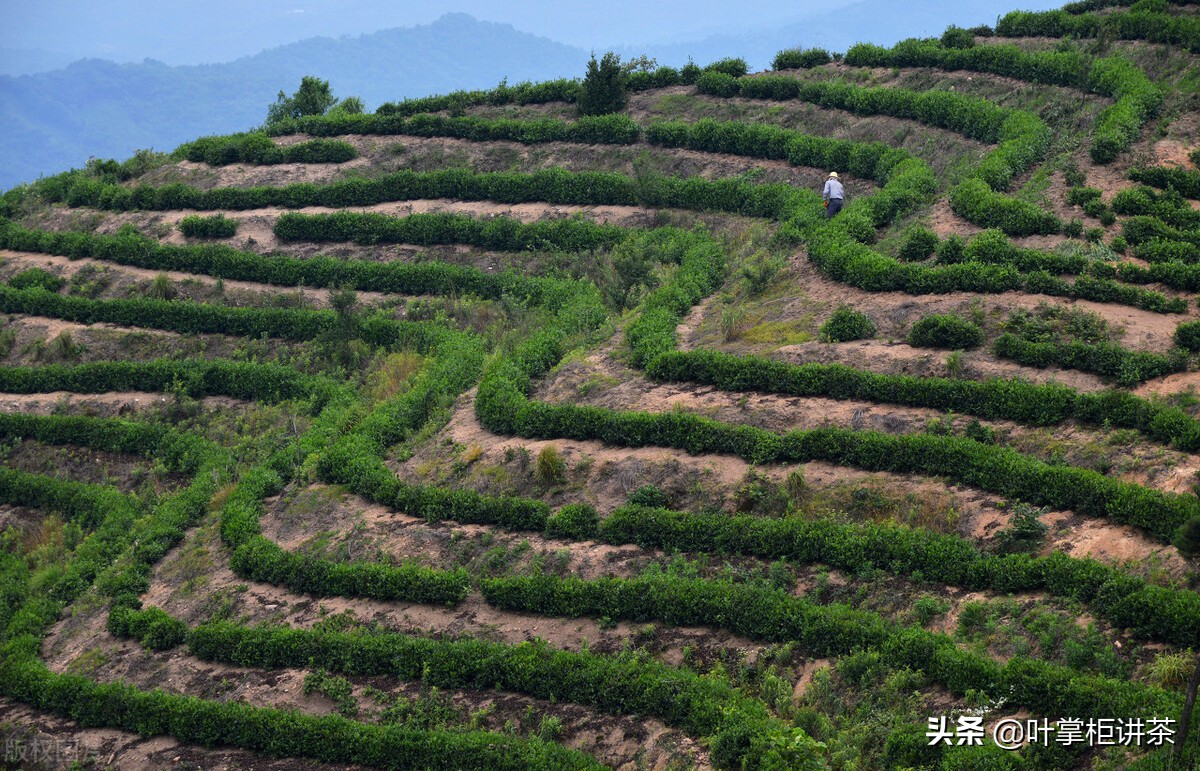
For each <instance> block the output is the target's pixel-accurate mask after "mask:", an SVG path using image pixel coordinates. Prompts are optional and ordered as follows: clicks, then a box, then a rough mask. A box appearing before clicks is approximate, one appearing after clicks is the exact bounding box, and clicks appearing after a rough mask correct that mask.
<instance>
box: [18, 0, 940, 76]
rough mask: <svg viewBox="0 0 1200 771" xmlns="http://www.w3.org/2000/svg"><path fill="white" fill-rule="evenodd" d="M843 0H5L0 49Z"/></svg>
mask: <svg viewBox="0 0 1200 771" xmlns="http://www.w3.org/2000/svg"><path fill="white" fill-rule="evenodd" d="M924 1H925V2H926V3H929V2H933V3H940V4H943V5H945V4H948V3H949V2H950V0H924ZM851 2H854V0H789V1H788V2H787V3H780V2H779V0H739V1H738V2H737V3H729V2H728V1H727V0H659V2H654V3H648V2H645V0H605V1H604V2H603V3H583V2H562V0H522V1H521V2H512V0H441V1H440V2H437V3H431V2H428V0H254V2H245V0H205V2H203V3H197V2H187V3H185V2H178V0H105V2H103V3H99V2H95V0H38V2H36V3H35V2H28V3H17V2H7V3H5V4H4V14H3V18H4V24H0V48H3V47H8V48H26V49H29V48H41V49H45V50H49V51H72V52H74V56H73V57H72V58H71V59H70V60H69V61H73V60H75V59H85V58H87V59H108V60H109V61H115V62H122V63H129V62H140V61H142V60H143V59H146V58H150V59H156V60H159V61H164V62H166V63H168V64H214V63H220V62H228V61H232V60H234V59H237V58H239V57H241V56H251V55H254V54H256V53H258V52H259V51H262V50H264V49H267V48H274V47H276V46H280V45H285V44H287V43H292V42H295V41H297V40H304V39H306V38H311V37H317V36H324V37H334V38H336V37H340V36H343V35H362V34H369V33H372V32H376V31H378V30H381V29H392V28H395V27H412V26H416V25H420V24H429V23H430V22H432V21H434V20H435V19H437V18H438V17H440V16H442V15H443V14H445V13H452V12H460V13H467V14H470V15H471V16H473V17H475V18H477V19H482V20H489V21H495V22H499V23H504V24H512V25H513V26H514V27H515V28H517V29H519V30H523V31H525V32H529V33H532V34H534V35H540V36H542V37H547V38H550V39H551V40H558V41H561V42H564V43H567V44H569V45H577V46H579V47H581V48H586V49H591V48H593V47H594V48H597V49H608V48H611V47H614V46H620V45H624V44H633V43H647V42H653V43H680V42H684V41H687V40H698V39H700V38H704V37H707V36H709V35H713V34H717V33H721V32H741V31H745V30H748V29H751V28H753V27H755V26H758V25H763V24H770V23H773V22H775V21H776V20H778V19H790V18H793V17H799V16H802V15H804V14H812V13H818V12H821V11H823V10H827V9H830V8H834V7H837V6H843V5H849V4H850V3H851ZM231 21H232V22H233V23H231ZM65 63H66V62H60V63H59V64H58V65H57V66H62V65H63V64H65ZM0 71H4V70H0ZM22 71H23V72H32V71H33V70H28V69H26V70H22Z"/></svg>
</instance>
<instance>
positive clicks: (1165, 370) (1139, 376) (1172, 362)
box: [995, 333, 1187, 386]
mask: <svg viewBox="0 0 1200 771" xmlns="http://www.w3.org/2000/svg"><path fill="white" fill-rule="evenodd" d="M995 351H996V355H997V356H1000V357H1001V358H1005V359H1012V360H1013V361H1015V362H1018V363H1020V364H1024V365H1025V366H1027V367H1038V368H1045V367H1066V368H1068V369H1078V370H1082V371H1084V372H1093V373H1095V374H1097V375H1102V376H1104V377H1106V378H1111V379H1113V380H1115V381H1117V382H1118V383H1119V384H1121V385H1123V386H1132V385H1137V384H1138V383H1140V382H1142V381H1143V380H1150V379H1152V378H1156V377H1162V376H1163V375H1169V374H1171V373H1172V372H1180V371H1182V370H1183V369H1184V368H1186V366H1187V360H1186V357H1181V356H1177V355H1163V354H1160V353H1150V352H1147V351H1130V350H1128V349H1126V348H1122V347H1121V346H1119V345H1115V344H1113V343H1083V342H1079V341H1071V342H1066V343H1055V342H1034V341H1030V340H1024V339H1022V338H1021V337H1019V336H1017V335H1013V334H1007V333H1006V334H1003V335H1000V337H998V338H996V343H995Z"/></svg>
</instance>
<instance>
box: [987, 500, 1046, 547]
mask: <svg viewBox="0 0 1200 771" xmlns="http://www.w3.org/2000/svg"><path fill="white" fill-rule="evenodd" d="M1045 513H1046V510H1045V509H1035V508H1034V507H1032V506H1030V505H1029V504H1027V503H1017V504H1016V505H1014V506H1013V517H1012V522H1010V523H1009V525H1008V527H1006V528H1004V529H1003V530H1001V531H1000V532H998V533H997V534H996V550H997V551H998V552H1000V553H1002V554H1015V553H1018V552H1032V551H1037V550H1038V549H1039V548H1041V545H1042V542H1043V541H1045V540H1046V533H1047V531H1049V529H1050V528H1049V527H1047V526H1046V524H1045V523H1043V522H1042V520H1041V516H1042V514H1045Z"/></svg>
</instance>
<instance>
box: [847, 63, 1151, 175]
mask: <svg viewBox="0 0 1200 771" xmlns="http://www.w3.org/2000/svg"><path fill="white" fill-rule="evenodd" d="M845 62H846V64H849V65H851V66H855V67H937V68H939V69H944V70H973V71H976V72H990V73H993V74H996V75H1006V76H1009V77H1013V78H1017V79H1018V80H1026V81H1029V82H1032V83H1041V84H1045V85H1056V86H1068V87H1072V88H1080V89H1086V90H1088V91H1092V92H1094V93H1097V94H1102V95H1104V96H1109V97H1112V98H1113V99H1115V100H1116V103H1115V104H1113V105H1112V106H1110V107H1107V108H1105V109H1104V110H1103V111H1102V112H1101V113H1100V116H1099V118H1098V119H1097V121H1096V125H1095V128H1094V129H1093V135H1092V147H1091V155H1092V159H1093V160H1094V161H1096V162H1097V163H1109V162H1111V161H1113V160H1114V159H1115V158H1116V157H1117V155H1119V154H1120V153H1122V152H1124V151H1125V150H1127V149H1128V148H1129V145H1130V144H1132V142H1133V141H1134V139H1136V138H1137V134H1138V131H1139V130H1140V129H1141V127H1142V125H1143V124H1144V123H1145V122H1146V120H1148V119H1149V118H1150V117H1152V116H1153V115H1154V114H1155V113H1156V112H1157V111H1158V108H1159V106H1160V105H1161V104H1162V98H1163V95H1162V91H1161V90H1159V88H1158V87H1157V86H1155V85H1154V84H1153V83H1152V82H1151V81H1150V79H1149V78H1148V77H1146V74H1145V73H1144V72H1142V70H1141V69H1139V68H1138V67H1137V66H1136V65H1134V64H1133V63H1132V62H1130V61H1129V60H1128V59H1126V58H1124V57H1123V56H1120V55H1117V56H1110V57H1106V58H1103V59H1095V60H1088V59H1087V58H1086V57H1085V56H1083V55H1082V54H1080V53H1079V52H1077V51H1073V50H1072V51H1035V52H1028V51H1024V50H1022V49H1021V48H1019V47H1017V46H1013V45H988V46H972V47H969V48H947V47H945V46H943V45H942V44H941V43H939V42H938V41H934V40H916V39H912V40H904V41H901V42H899V43H897V44H896V45H895V46H894V47H893V48H890V49H889V48H882V47H880V46H876V45H870V44H866V43H860V44H858V45H855V46H853V47H852V48H851V49H850V50H849V51H847V52H846V56H845Z"/></svg>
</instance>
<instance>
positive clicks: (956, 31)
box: [942, 25, 975, 49]
mask: <svg viewBox="0 0 1200 771" xmlns="http://www.w3.org/2000/svg"><path fill="white" fill-rule="evenodd" d="M974 46H975V35H974V34H973V33H972V32H971V30H969V29H963V28H962V27H956V26H954V25H951V26H949V27H946V31H945V32H943V33H942V47H943V48H959V49H966V48H973V47H974Z"/></svg>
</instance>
